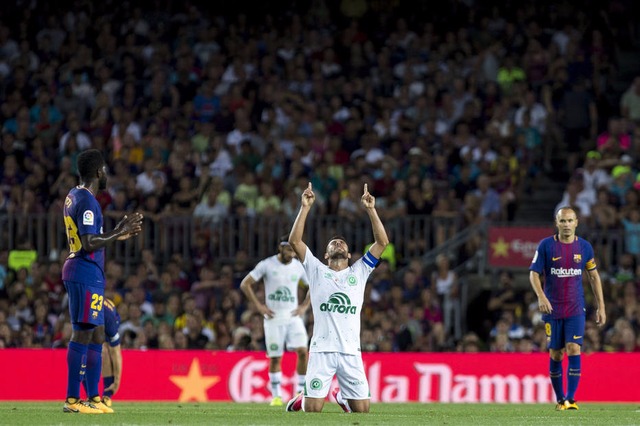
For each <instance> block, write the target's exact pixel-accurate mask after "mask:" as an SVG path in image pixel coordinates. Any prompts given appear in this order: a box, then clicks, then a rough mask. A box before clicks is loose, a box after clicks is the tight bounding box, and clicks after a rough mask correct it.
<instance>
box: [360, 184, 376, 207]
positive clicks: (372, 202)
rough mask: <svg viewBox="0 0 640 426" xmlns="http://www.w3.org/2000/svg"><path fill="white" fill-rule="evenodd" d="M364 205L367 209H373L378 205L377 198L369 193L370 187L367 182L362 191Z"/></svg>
mask: <svg viewBox="0 0 640 426" xmlns="http://www.w3.org/2000/svg"><path fill="white" fill-rule="evenodd" d="M362 205H363V206H364V207H365V208H367V209H372V208H374V207H375V206H376V198H375V197H374V196H373V195H371V194H370V193H369V187H368V185H367V184H366V183H365V184H364V191H363V193H362Z"/></svg>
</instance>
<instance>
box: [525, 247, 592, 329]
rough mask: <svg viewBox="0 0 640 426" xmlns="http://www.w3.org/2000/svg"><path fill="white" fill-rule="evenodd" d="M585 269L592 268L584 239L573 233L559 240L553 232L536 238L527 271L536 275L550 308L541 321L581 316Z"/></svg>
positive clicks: (590, 253) (583, 306)
mask: <svg viewBox="0 0 640 426" xmlns="http://www.w3.org/2000/svg"><path fill="white" fill-rule="evenodd" d="M585 269H586V270H587V271H592V270H594V269H596V261H595V259H594V255H593V247H592V246H591V244H590V243H589V242H588V241H587V240H585V239H583V238H580V237H577V236H576V237H575V239H574V240H573V242H571V243H562V242H560V241H558V237H557V235H554V236H552V237H548V238H545V239H544V240H542V241H540V244H539V245H538V249H537V250H536V254H535V255H534V256H533V261H532V262H531V266H530V267H529V270H530V271H534V272H537V273H538V274H540V277H541V278H542V286H543V289H544V294H545V295H546V296H547V299H549V302H551V307H552V308H553V311H552V312H551V315H548V314H547V315H545V316H544V317H543V319H544V320H547V319H549V318H553V319H559V318H568V317H572V316H575V315H584V313H585V303H584V289H583V287H582V272H583V271H584V270H585Z"/></svg>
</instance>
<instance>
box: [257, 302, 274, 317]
mask: <svg viewBox="0 0 640 426" xmlns="http://www.w3.org/2000/svg"><path fill="white" fill-rule="evenodd" d="M258 312H260V313H261V314H262V316H263V317H265V318H267V319H271V318H273V317H274V315H275V312H273V311H272V310H271V309H269V308H268V307H267V306H266V305H258Z"/></svg>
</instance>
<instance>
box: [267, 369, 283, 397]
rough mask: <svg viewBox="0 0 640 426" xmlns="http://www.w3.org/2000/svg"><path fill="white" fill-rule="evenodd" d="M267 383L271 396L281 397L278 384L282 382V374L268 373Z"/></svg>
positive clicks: (279, 372)
mask: <svg viewBox="0 0 640 426" xmlns="http://www.w3.org/2000/svg"><path fill="white" fill-rule="evenodd" d="M269 381H270V382H271V395H272V396H273V397H274V398H276V397H279V396H282V395H281V394H280V383H281V382H282V372H281V371H278V372H275V373H269Z"/></svg>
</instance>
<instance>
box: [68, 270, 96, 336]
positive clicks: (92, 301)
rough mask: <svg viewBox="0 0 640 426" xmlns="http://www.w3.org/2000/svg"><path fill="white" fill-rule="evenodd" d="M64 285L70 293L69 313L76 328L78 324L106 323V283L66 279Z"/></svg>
mask: <svg viewBox="0 0 640 426" xmlns="http://www.w3.org/2000/svg"><path fill="white" fill-rule="evenodd" d="M64 287H65V288H66V289H67V294H69V314H70V315H71V323H72V324H73V326H74V329H76V326H77V325H78V324H93V325H96V326H98V325H104V312H103V311H102V304H103V302H104V285H101V284H96V285H88V284H86V283H79V282H75V281H64Z"/></svg>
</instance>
